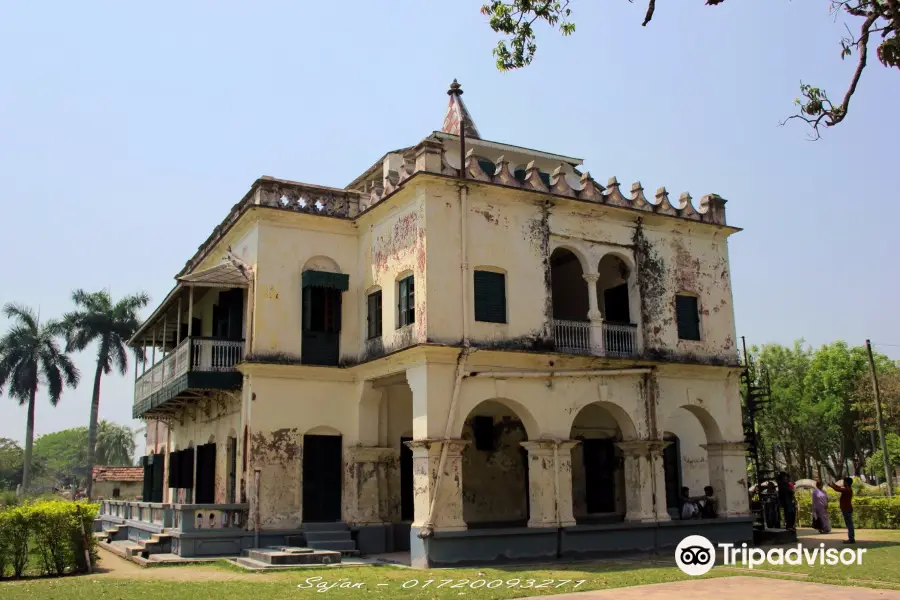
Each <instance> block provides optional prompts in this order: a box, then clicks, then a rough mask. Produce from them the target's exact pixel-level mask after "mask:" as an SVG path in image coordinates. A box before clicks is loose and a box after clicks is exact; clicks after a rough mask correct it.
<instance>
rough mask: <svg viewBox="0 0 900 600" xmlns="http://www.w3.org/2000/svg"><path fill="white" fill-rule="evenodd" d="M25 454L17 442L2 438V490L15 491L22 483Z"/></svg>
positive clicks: (0, 480) (0, 488)
mask: <svg viewBox="0 0 900 600" xmlns="http://www.w3.org/2000/svg"><path fill="white" fill-rule="evenodd" d="M24 465H25V452H24V451H23V450H22V448H21V446H19V444H18V443H16V441H15V440H11V439H9V438H0V490H14V489H16V486H17V485H19V484H20V483H22V468H23V467H24Z"/></svg>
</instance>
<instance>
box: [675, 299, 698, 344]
mask: <svg viewBox="0 0 900 600" xmlns="http://www.w3.org/2000/svg"><path fill="white" fill-rule="evenodd" d="M675 319H676V321H677V323H678V339H682V340H699V339H700V310H699V306H698V305H697V298H696V297H694V296H683V295H677V296H675Z"/></svg>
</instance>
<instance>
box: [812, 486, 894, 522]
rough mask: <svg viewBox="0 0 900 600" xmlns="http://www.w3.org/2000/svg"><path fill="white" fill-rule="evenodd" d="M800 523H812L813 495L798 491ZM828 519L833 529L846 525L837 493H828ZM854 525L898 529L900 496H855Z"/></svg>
mask: <svg viewBox="0 0 900 600" xmlns="http://www.w3.org/2000/svg"><path fill="white" fill-rule="evenodd" d="M795 497H796V499H797V509H798V510H797V517H798V520H799V522H798V525H799V526H802V527H807V526H809V524H810V523H812V495H811V494H808V493H802V492H798V493H797V494H796V496H795ZM828 520H829V521H831V527H832V528H833V529H842V528H843V527H844V517H843V515H841V509H840V507H839V506H838V499H837V495H836V494H828ZM853 526H854V527H855V528H856V529H898V528H900V497H897V496H895V497H893V498H889V497H887V496H856V495H854V496H853Z"/></svg>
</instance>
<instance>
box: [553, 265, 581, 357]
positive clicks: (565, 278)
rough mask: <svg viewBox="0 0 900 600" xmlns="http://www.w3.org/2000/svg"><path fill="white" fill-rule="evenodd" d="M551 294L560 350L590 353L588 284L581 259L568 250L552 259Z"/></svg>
mask: <svg viewBox="0 0 900 600" xmlns="http://www.w3.org/2000/svg"><path fill="white" fill-rule="evenodd" d="M550 292H551V297H552V303H553V334H554V339H555V341H556V347H557V349H558V350H563V351H568V352H586V351H588V350H590V328H589V325H588V310H589V308H590V301H589V300H588V289H587V282H586V281H585V280H584V270H583V268H582V264H581V261H580V260H579V259H578V257H577V256H576V255H575V254H574V253H573V252H572V251H571V250H568V249H566V248H557V249H556V250H554V251H553V254H551V255H550Z"/></svg>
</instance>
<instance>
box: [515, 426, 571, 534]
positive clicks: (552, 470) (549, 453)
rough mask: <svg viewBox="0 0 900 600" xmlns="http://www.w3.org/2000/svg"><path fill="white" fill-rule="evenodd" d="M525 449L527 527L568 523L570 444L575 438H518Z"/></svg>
mask: <svg viewBox="0 0 900 600" xmlns="http://www.w3.org/2000/svg"><path fill="white" fill-rule="evenodd" d="M520 444H521V446H522V447H523V448H525V449H526V450H527V451H528V494H529V500H530V502H529V506H530V509H531V510H530V514H529V515H528V526H529V527H570V526H572V525H575V516H574V513H573V510H572V448H574V447H575V446H576V444H578V441H575V440H534V441H527V442H520Z"/></svg>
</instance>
